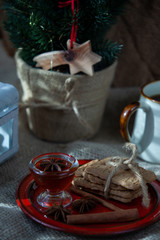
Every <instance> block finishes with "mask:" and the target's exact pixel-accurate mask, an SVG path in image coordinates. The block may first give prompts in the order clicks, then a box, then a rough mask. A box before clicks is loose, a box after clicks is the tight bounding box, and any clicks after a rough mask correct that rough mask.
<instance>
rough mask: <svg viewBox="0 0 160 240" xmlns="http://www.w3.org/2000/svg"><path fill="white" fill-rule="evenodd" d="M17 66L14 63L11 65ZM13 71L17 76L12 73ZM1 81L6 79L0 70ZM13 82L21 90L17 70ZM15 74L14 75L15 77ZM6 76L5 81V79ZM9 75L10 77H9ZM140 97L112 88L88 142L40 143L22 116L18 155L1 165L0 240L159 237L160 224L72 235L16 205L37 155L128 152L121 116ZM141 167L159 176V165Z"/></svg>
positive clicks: (136, 91)
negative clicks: (114, 232) (99, 234)
mask: <svg viewBox="0 0 160 240" xmlns="http://www.w3.org/2000/svg"><path fill="white" fill-rule="evenodd" d="M12 64H14V63H12ZM13 72H14V74H13ZM0 74H1V75H0V76H1V81H2V80H4V79H5V75H3V71H0ZM11 74H13V75H14V77H13V78H12V79H10V78H9V77H7V78H6V79H5V81H4V82H8V83H12V80H13V79H15V81H14V82H13V84H14V85H15V86H17V88H18V89H19V90H20V88H19V84H18V81H17V79H16V77H15V76H16V73H15V69H14V68H12V67H11ZM13 75H12V76H13ZM3 76H4V78H3ZM8 76H9V74H8ZM138 96H139V89H138V88H126V89H111V90H110V95H109V99H108V101H107V105H106V110H105V114H104V117H103V121H102V124H101V128H100V130H99V133H98V134H97V135H96V136H95V137H94V138H92V139H91V140H88V141H76V142H72V143H68V144H56V143H52V142H46V141H41V140H40V139H38V138H37V137H35V136H34V135H33V134H32V133H31V132H30V131H29V130H28V126H27V122H26V116H25V114H24V112H21V113H20V114H19V146H20V148H19V152H18V153H17V154H16V155H15V156H13V157H12V158H10V159H9V160H8V161H6V162H5V163H3V164H2V165H0V239H2V240H28V239H30V240H51V239H52V240H54V239H56V240H62V239H64V240H66V239H71V240H80V239H82V240H87V239H102V240H103V239H112V240H122V239H123V240H134V239H135V238H136V239H137V240H140V239H143V240H157V239H159V235H160V222H158V223H156V224H154V225H152V226H149V227H147V228H145V229H143V230H140V231H137V232H133V233H127V234H123V235H121V236H112V237H101V238H100V237H97V238H94V237H92V236H91V237H89V236H78V235H72V234H68V233H64V232H60V231H55V230H53V229H50V228H47V227H44V226H42V225H40V224H38V223H36V222H34V221H33V220H32V219H30V218H29V217H27V216H26V215H25V214H24V213H23V212H22V211H21V209H20V208H19V207H18V206H17V203H16V198H15V193H16V188H17V186H18V184H19V183H20V181H21V180H22V179H23V178H24V177H25V176H26V174H28V173H29V170H28V163H29V161H30V159H31V158H33V157H34V156H36V155H38V154H41V153H45V152H51V151H62V152H66V153H69V154H72V155H74V156H75V157H76V158H87V159H90V158H103V157H107V156H114V155H120V156H124V155H126V153H125V152H124V150H123V149H122V146H123V144H124V140H123V139H122V137H121V135H120V131H119V117H120V113H121V111H122V109H123V108H124V106H125V105H126V104H128V103H130V102H132V101H134V100H137V99H138ZM138 161H139V162H140V165H142V166H145V167H146V168H147V169H152V170H154V171H155V173H156V174H157V175H158V177H159V174H160V173H159V172H160V171H159V170H160V165H152V164H148V163H145V162H143V161H140V160H138Z"/></svg>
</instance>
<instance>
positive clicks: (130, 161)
mask: <svg viewBox="0 0 160 240" xmlns="http://www.w3.org/2000/svg"><path fill="white" fill-rule="evenodd" d="M124 148H125V149H126V150H127V151H132V155H131V156H130V158H122V157H119V156H117V157H112V158H111V160H110V161H109V162H110V163H111V164H112V165H114V169H113V170H112V172H111V173H110V174H109V176H108V178H107V181H106V184H105V188H104V193H105V197H106V198H107V197H108V192H109V187H110V183H111V180H112V177H113V176H114V175H115V173H116V172H117V171H118V170H119V169H124V170H125V169H130V170H131V171H132V172H133V173H134V174H135V176H136V177H137V178H138V180H139V182H140V184H141V188H142V195H143V199H142V204H143V205H144V206H145V207H149V203H150V199H149V195H148V188H147V185H146V183H145V182H144V180H143V177H142V175H141V174H140V172H139V169H138V168H137V164H136V163H135V162H134V160H135V159H136V157H137V147H136V145H135V144H133V143H126V144H125V145H124Z"/></svg>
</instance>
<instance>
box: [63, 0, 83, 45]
mask: <svg viewBox="0 0 160 240" xmlns="http://www.w3.org/2000/svg"><path fill="white" fill-rule="evenodd" d="M75 2H77V8H76V14H75V11H74V8H75V6H74V5H75ZM69 5H71V9H72V14H73V24H72V29H71V48H73V42H76V37H77V28H78V18H77V16H76V15H77V13H78V10H79V0H69V1H65V2H59V7H60V8H63V7H67V6H69Z"/></svg>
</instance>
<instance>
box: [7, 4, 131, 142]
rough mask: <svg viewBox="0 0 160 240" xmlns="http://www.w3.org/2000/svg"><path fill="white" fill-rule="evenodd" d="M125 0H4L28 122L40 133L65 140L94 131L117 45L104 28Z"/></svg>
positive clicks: (118, 12)
mask: <svg viewBox="0 0 160 240" xmlns="http://www.w3.org/2000/svg"><path fill="white" fill-rule="evenodd" d="M126 2H127V0H121V1H116V0H114V1H113V0H110V1H106V0H88V1H85V0H68V1H62V0H61V1H59V0H54V1H53V0H47V1H44V0H40V1H28V0H24V1H21V0H12V1H10V0H4V9H5V12H6V19H5V27H6V29H7V30H8V32H9V34H10V39H11V41H12V42H13V44H14V45H15V47H16V48H17V49H18V48H21V50H20V51H18V52H17V54H16V63H17V70H18V76H19V78H20V80H21V82H22V88H23V91H24V94H23V102H24V105H25V107H29V109H27V114H28V119H29V126H30V129H32V130H33V132H34V133H35V134H36V135H38V136H39V137H40V138H43V139H46V140H53V141H64V142H67V141H72V140H75V139H78V138H89V137H91V136H93V135H94V134H95V133H96V132H97V130H98V128H99V126H100V122H101V117H102V115H103V111H104V106H105V103H106V97H107V93H108V89H109V87H110V84H111V81H112V77H113V76H112V75H113V74H112V73H113V70H112V68H113V67H114V66H112V64H113V63H114V62H115V60H116V59H117V57H118V55H119V53H120V50H121V47H122V46H121V45H118V44H117V43H113V42H110V41H109V40H108V39H106V33H107V31H108V30H109V29H110V27H111V26H112V24H114V23H115V22H116V17H117V16H118V15H119V14H120V13H121V12H122V10H123V9H124V5H125V3H126ZM86 47H88V49H87V48H86ZM57 62H58V64H57ZM36 67H38V68H36ZM41 67H42V68H43V69H47V70H49V71H46V70H42V69H40V68H41ZM108 71H109V72H110V73H109V74H108V73H107V72H108ZM94 72H95V73H94ZM76 73H79V74H76ZM93 73H94V74H93ZM73 74H74V75H73ZM75 74H76V75H75ZM86 74H88V75H90V76H86ZM109 75H111V76H109Z"/></svg>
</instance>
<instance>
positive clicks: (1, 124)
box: [0, 82, 19, 164]
mask: <svg viewBox="0 0 160 240" xmlns="http://www.w3.org/2000/svg"><path fill="white" fill-rule="evenodd" d="M18 104H19V93H18V91H17V89H16V88H15V87H14V86H12V85H11V84H6V83H2V82H0V164H1V163H2V162H4V161H5V160H7V159H8V158H10V157H11V156H12V155H14V154H15V153H16V152H17V151H18V148H19V146H18Z"/></svg>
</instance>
